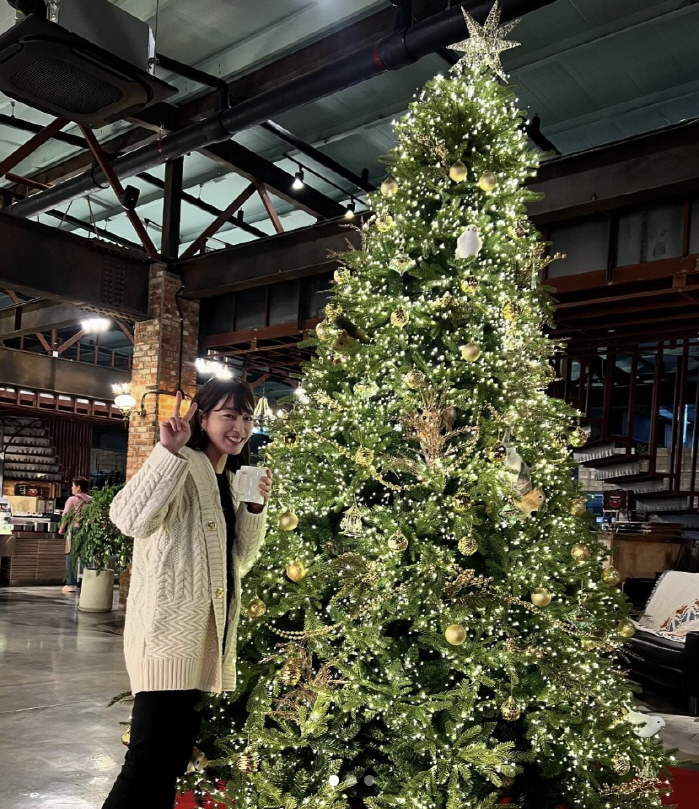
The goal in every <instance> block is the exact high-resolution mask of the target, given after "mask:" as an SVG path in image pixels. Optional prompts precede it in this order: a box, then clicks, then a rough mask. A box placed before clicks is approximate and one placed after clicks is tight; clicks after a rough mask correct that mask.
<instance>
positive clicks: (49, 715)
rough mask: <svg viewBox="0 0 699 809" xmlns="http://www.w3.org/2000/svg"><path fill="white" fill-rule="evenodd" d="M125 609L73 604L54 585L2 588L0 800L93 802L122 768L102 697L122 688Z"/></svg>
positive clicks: (62, 804) (36, 804)
mask: <svg viewBox="0 0 699 809" xmlns="http://www.w3.org/2000/svg"><path fill="white" fill-rule="evenodd" d="M123 623H124V613H123V611H122V612H119V611H114V612H111V613H104V614H88V613H81V612H78V611H77V608H76V597H75V596H65V595H62V594H61V588H60V587H32V588H27V589H19V588H11V589H2V590H0V806H2V807H3V809H5V807H6V808H7V809H10V807H12V809H14V807H17V809H99V807H101V806H102V802H103V801H104V799H105V797H106V796H107V794H108V793H109V790H110V788H111V785H112V782H113V781H114V779H115V777H116V775H117V774H118V772H119V769H120V768H121V762H122V760H123V757H124V752H125V748H124V746H123V745H122V744H121V734H122V732H123V729H122V728H121V726H120V725H119V722H120V721H123V720H126V719H128V717H129V709H128V707H126V706H123V705H116V706H114V707H112V708H109V709H107V707H106V706H107V703H108V702H109V701H110V699H111V698H112V697H114V696H116V695H117V694H119V693H121V692H122V691H125V690H127V689H128V687H129V682H128V678H127V676H126V671H125V669H124V660H123V654H122V637H121V633H122V627H123Z"/></svg>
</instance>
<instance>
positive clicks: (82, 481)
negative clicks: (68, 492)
mask: <svg viewBox="0 0 699 809" xmlns="http://www.w3.org/2000/svg"><path fill="white" fill-rule="evenodd" d="M71 483H72V484H73V486H77V487H78V489H80V491H81V492H85V493H86V494H87V492H89V491H90V481H89V480H88V479H87V478H84V477H77V478H73V480H71Z"/></svg>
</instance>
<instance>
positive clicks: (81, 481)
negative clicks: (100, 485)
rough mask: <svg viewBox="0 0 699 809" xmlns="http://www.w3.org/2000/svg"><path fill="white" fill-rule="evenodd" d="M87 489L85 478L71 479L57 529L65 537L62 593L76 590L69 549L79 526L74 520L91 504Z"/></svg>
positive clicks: (88, 484)
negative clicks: (64, 575) (64, 568)
mask: <svg viewBox="0 0 699 809" xmlns="http://www.w3.org/2000/svg"><path fill="white" fill-rule="evenodd" d="M89 488H90V481H89V480H88V479H87V478H83V477H77V478H73V480H72V481H71V486H70V497H69V498H68V499H67V500H66V505H65V508H64V509H63V517H62V518H61V526H60V528H59V529H58V533H59V534H65V535H66V583H65V586H64V587H63V592H64V593H75V592H77V589H78V571H77V569H76V567H77V562H76V563H75V564H73V562H72V560H71V558H70V548H71V544H72V534H73V530H74V529H75V528H77V527H78V525H79V524H80V521H79V520H78V519H76V518H77V516H78V514H80V512H81V511H82V510H83V508H85V506H86V505H87V504H88V503H91V502H92V498H91V497H90V495H89V494H88V490H89Z"/></svg>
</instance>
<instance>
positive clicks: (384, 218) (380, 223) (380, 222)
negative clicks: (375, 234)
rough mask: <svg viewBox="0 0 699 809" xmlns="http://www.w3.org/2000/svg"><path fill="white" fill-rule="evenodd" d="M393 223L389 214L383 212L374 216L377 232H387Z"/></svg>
mask: <svg viewBox="0 0 699 809" xmlns="http://www.w3.org/2000/svg"><path fill="white" fill-rule="evenodd" d="M393 224H394V223H393V217H392V216H391V215H390V214H387V213H383V214H381V216H377V217H376V228H377V230H378V231H379V233H388V231H389V230H390V229H391V228H392V227H393Z"/></svg>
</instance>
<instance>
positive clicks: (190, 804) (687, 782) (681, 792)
mask: <svg viewBox="0 0 699 809" xmlns="http://www.w3.org/2000/svg"><path fill="white" fill-rule="evenodd" d="M671 772H672V795H670V796H669V797H668V798H663V804H665V805H667V806H677V809H699V770H679V769H673V770H671ZM204 805H205V807H206V809H219V807H220V809H223V807H222V806H221V804H218V803H216V802H215V801H213V800H208V801H207V802H206V803H205V804H204ZM175 807H176V809H196V804H195V802H194V798H193V797H192V793H191V792H188V793H187V794H186V795H181V796H179V797H178V798H177V800H176V801H175Z"/></svg>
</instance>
